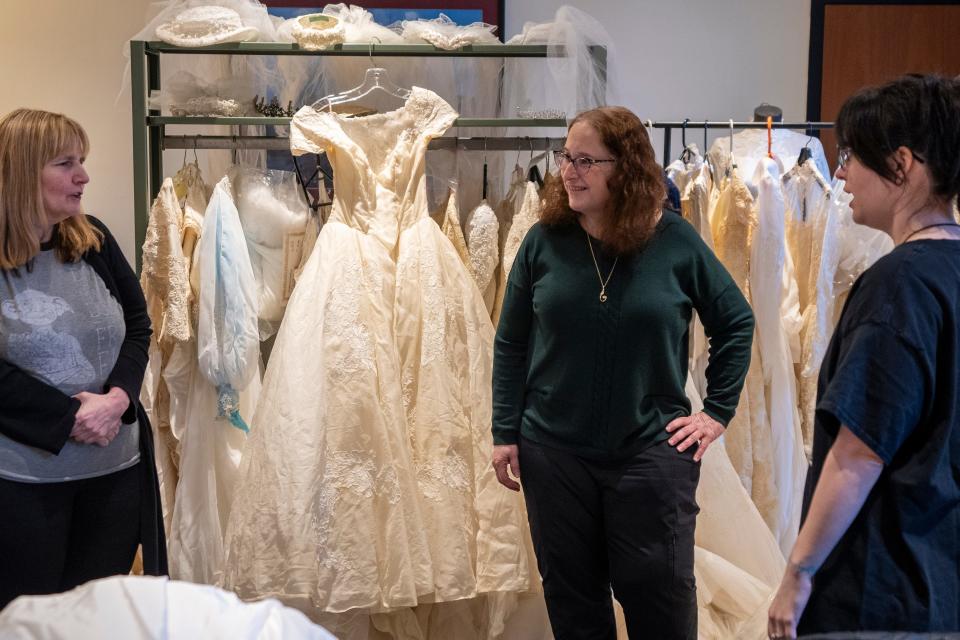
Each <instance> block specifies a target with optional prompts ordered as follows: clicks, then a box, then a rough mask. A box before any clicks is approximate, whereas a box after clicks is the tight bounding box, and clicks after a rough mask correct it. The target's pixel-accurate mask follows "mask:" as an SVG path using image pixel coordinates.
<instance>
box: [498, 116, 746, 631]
mask: <svg viewBox="0 0 960 640" xmlns="http://www.w3.org/2000/svg"><path fill="white" fill-rule="evenodd" d="M556 159H557V165H558V167H559V168H560V176H561V178H562V181H560V182H559V183H555V184H554V186H553V188H552V190H551V191H550V192H549V195H548V196H547V201H546V205H545V207H544V210H543V212H542V214H541V219H540V222H539V223H538V224H536V225H534V226H533V228H532V229H531V230H530V231H529V233H528V234H527V236H526V238H525V239H524V241H523V245H522V246H521V248H520V251H519V253H518V255H517V258H516V260H515V262H514V265H513V269H512V270H511V272H510V277H509V280H508V283H507V291H506V294H505V297H504V304H503V313H502V315H501V316H500V324H499V326H498V329H497V336H496V340H495V345H494V371H493V390H494V399H493V401H494V421H493V433H494V444H495V447H494V456H493V466H494V469H495V470H496V472H497V477H498V479H499V480H500V482H501V483H502V484H503V485H504V486H506V487H508V488H510V489H513V490H518V489H519V484H518V483H517V481H516V480H517V479H519V478H520V477H521V475H520V474H521V470H522V473H523V476H522V479H523V488H524V496H525V498H526V503H527V511H528V515H529V519H530V526H531V531H532V535H533V541H534V548H535V550H536V554H537V560H538V563H539V566H540V573H541V575H542V577H543V587H544V594H545V596H546V602H547V610H548V613H549V616H550V622H551V626H552V627H553V633H554V635H555V637H556V638H558V639H559V640H563V639H564V638H611V639H612V638H615V636H616V632H615V623H614V616H613V607H612V602H611V597H610V595H611V594H610V591H611V587H612V589H613V594H614V595H615V596H616V598H617V600H618V601H619V602H620V603H621V604H622V605H623V609H624V613H625V617H626V622H627V627H628V630H629V632H630V635H631V637H637V638H641V637H651V638H661V639H666V638H695V637H696V634H697V603H696V590H695V586H694V577H693V556H694V526H695V521H696V515H697V512H698V510H699V509H698V507H697V504H696V499H695V493H696V488H697V482H698V479H699V474H700V468H699V461H700V459H701V458H702V456H703V454H704V452H705V451H706V450H707V447H709V446H710V444H711V443H712V442H713V441H714V440H715V439H716V438H717V437H719V436H720V434H721V433H722V432H723V428H724V425H725V424H726V423H727V422H728V421H729V420H730V418H731V417H732V416H733V413H734V410H735V408H736V406H737V399H738V396H739V393H740V390H741V388H742V386H743V380H744V377H745V375H746V372H747V368H748V365H749V360H750V348H751V342H752V335H753V316H752V314H751V311H750V308H749V306H748V305H747V303H746V301H745V300H744V298H743V296H742V295H741V293H740V290H739V289H738V288H737V286H736V284H735V283H734V282H733V280H732V279H731V277H730V275H729V274H728V273H727V272H726V270H725V269H724V268H723V266H722V265H721V264H720V262H719V261H718V260H717V258H716V257H715V256H714V255H713V254H712V253H711V252H710V250H709V249H708V248H707V246H706V245H705V244H704V243H703V241H702V240H701V239H700V237H699V235H698V234H697V233H696V231H695V230H694V229H693V228H692V227H691V226H690V225H689V224H687V223H686V222H685V221H684V220H683V219H682V218H681V217H680V216H678V215H677V214H676V213H673V212H670V211H665V210H663V209H662V202H663V199H664V195H665V187H664V183H663V177H662V173H661V169H660V167H659V166H658V165H657V164H656V161H655V157H654V152H653V148H652V147H651V146H650V141H649V139H648V137H647V133H646V130H645V129H644V127H643V124H642V123H641V121H640V120H639V119H638V118H637V117H636V116H635V115H634V114H633V113H631V112H630V111H628V110H627V109H624V108H622V107H604V108H600V109H594V110H591V111H587V112H584V113H582V114H580V115H579V116H577V117H576V118H575V119H574V120H573V122H572V123H571V125H570V128H569V131H568V134H567V140H566V146H565V147H564V149H563V150H562V151H558V152H557V153H556ZM694 311H696V312H697V313H698V314H699V316H700V318H701V320H702V321H703V324H704V327H705V328H706V332H707V334H708V335H709V337H710V365H709V367H708V369H707V384H708V393H707V397H706V398H705V400H704V410H703V412H701V413H697V414H694V415H690V409H691V405H690V402H689V401H688V399H687V397H686V395H685V393H684V384H685V382H686V378H687V360H688V353H687V351H688V328H689V324H690V319H691V317H692V314H693V312H694ZM511 473H512V476H513V477H511Z"/></svg>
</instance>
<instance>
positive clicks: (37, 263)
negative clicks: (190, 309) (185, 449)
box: [0, 250, 140, 482]
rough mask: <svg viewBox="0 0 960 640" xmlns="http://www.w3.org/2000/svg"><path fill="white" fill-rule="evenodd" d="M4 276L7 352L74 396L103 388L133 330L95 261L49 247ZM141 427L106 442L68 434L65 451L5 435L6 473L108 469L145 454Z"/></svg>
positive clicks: (53, 475) (52, 477) (41, 476)
mask: <svg viewBox="0 0 960 640" xmlns="http://www.w3.org/2000/svg"><path fill="white" fill-rule="evenodd" d="M0 273H2V280H0V358H3V359H4V360H6V361H7V362H9V363H10V364H13V365H16V366H17V367H19V368H20V369H22V370H24V371H25V372H27V373H29V374H30V375H32V376H34V377H35V378H37V379H39V380H42V381H43V382H46V383H47V384H49V385H50V386H53V387H56V388H57V389H59V390H60V391H62V392H63V393H65V394H67V395H71V396H72V395H75V394H77V393H80V392H81V391H89V392H91V393H103V385H104V383H105V382H106V379H107V377H108V376H109V375H110V371H111V370H112V369H113V367H114V365H115V364H116V362H117V356H118V355H119V353H120V345H121V344H122V343H123V338H124V335H125V333H126V327H125V325H124V323H123V309H122V307H121V306H120V303H119V302H117V301H116V300H115V299H114V298H113V296H111V295H110V292H109V291H108V290H107V287H106V285H105V284H104V282H103V280H101V279H100V276H98V275H97V272H96V271H94V270H93V267H91V266H90V265H88V264H87V263H86V262H83V261H82V260H81V261H78V262H75V263H68V264H64V263H61V262H60V261H59V260H57V258H56V255H55V253H54V251H53V250H48V251H41V252H40V254H39V255H37V257H36V258H34V260H33V264H32V267H31V269H30V270H29V271H28V270H27V269H26V268H20V269H18V274H19V275H15V274H14V273H13V272H11V271H3V272H0ZM139 444H140V443H139V434H138V431H137V428H136V426H131V425H123V426H121V427H120V432H119V433H118V434H117V437H116V438H114V439H113V441H111V442H110V444H109V445H108V446H106V447H101V446H98V445H93V444H80V443H79V442H76V441H75V440H68V441H67V444H66V445H64V447H63V449H61V451H60V453H59V454H58V455H53V454H52V453H49V452H47V451H43V450H42V449H36V448H34V447H31V446H29V445H25V444H22V443H19V442H17V441H15V440H11V439H10V438H7V437H6V436H4V435H3V434H0V477H3V478H7V479H8V480H17V481H20V482H62V481H65V480H79V479H81V478H91V477H94V476H100V475H105V474H107V473H112V472H114V471H119V470H121V469H125V468H127V467H130V466H132V465H134V464H135V463H136V462H137V461H138V460H139V459H140V452H139Z"/></svg>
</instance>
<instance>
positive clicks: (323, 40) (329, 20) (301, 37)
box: [289, 14, 347, 51]
mask: <svg viewBox="0 0 960 640" xmlns="http://www.w3.org/2000/svg"><path fill="white" fill-rule="evenodd" d="M290 23H291V24H290V27H289V28H290V33H291V35H292V36H293V39H294V40H296V42H297V44H299V45H300V47H302V48H303V49H307V50H308V51H322V50H324V49H327V48H328V47H331V46H333V45H335V44H340V43H341V42H343V41H344V40H346V37H347V35H346V29H344V26H343V24H341V23H340V20H339V19H338V18H335V17H333V16H329V15H324V14H308V15H305V16H299V17H297V18H293V19H292V20H291V21H290Z"/></svg>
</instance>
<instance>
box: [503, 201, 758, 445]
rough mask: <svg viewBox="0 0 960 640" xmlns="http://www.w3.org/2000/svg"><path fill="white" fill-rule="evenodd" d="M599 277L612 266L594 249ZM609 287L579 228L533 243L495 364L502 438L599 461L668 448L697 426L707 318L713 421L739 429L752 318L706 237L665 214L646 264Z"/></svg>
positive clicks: (518, 272) (527, 243) (626, 270)
mask: <svg viewBox="0 0 960 640" xmlns="http://www.w3.org/2000/svg"><path fill="white" fill-rule="evenodd" d="M593 243H594V245H593V246H594V250H595V251H596V253H597V260H598V261H599V263H600V271H601V272H602V274H603V276H604V278H606V276H607V274H608V273H609V272H610V267H611V265H612V264H613V258H612V256H610V255H607V254H605V253H603V252H602V251H601V250H600V243H599V242H598V241H596V240H594V241H593ZM599 295H600V282H599V280H598V278H597V271H596V268H595V267H594V264H593V260H592V259H591V257H590V249H589V246H588V245H587V235H586V233H585V232H584V231H583V229H582V228H581V227H580V226H579V225H578V224H572V225H565V226H553V227H545V226H543V225H540V224H536V225H534V226H533V228H532V229H530V232H529V233H527V236H526V238H525V239H524V241H523V244H522V245H521V247H520V250H519V253H518V254H517V258H516V260H515V262H514V264H513V269H512V270H511V272H510V277H509V280H508V282H507V290H506V293H505V296H504V301H503V312H502V314H501V316H500V324H499V327H498V328H497V337H496V341H495V344H494V357H493V438H494V442H495V443H496V444H514V443H516V442H517V440H518V439H519V436H520V434H523V436H524V437H525V438H528V439H530V440H533V441H535V442H538V443H540V444H544V445H547V446H552V447H556V448H559V449H564V450H567V451H571V452H573V453H576V454H578V455H582V456H585V457H592V458H601V459H602V458H618V457H626V456H630V455H633V454H635V453H638V452H639V451H641V450H643V449H645V448H646V447H648V446H650V445H652V444H655V443H657V442H660V441H662V440H665V439H667V438H668V437H669V434H668V433H667V432H666V431H665V430H664V427H666V425H667V423H668V422H670V421H671V420H672V419H674V418H676V417H679V416H684V415H689V413H690V402H689V400H687V397H686V394H685V393H684V384H685V382H686V378H687V362H688V345H689V338H688V332H689V327H690V319H691V317H692V316H693V312H694V311H696V312H697V314H698V315H699V317H700V319H701V321H702V322H703V325H704V328H705V330H706V334H707V336H708V338H709V339H710V354H709V364H708V366H707V371H706V378H707V397H706V398H705V399H704V411H705V412H706V413H707V414H709V415H710V416H712V417H714V418H715V419H717V420H718V421H720V422H721V423H723V424H727V423H728V422H729V421H730V418H732V417H733V414H734V411H735V409H736V407H737V400H738V398H739V395H740V390H741V388H742V387H743V380H744V378H745V377H746V374H747V368H748V367H749V365H750V347H751V343H752V340H753V314H752V312H751V310H750V306H749V305H748V304H747V301H746V300H745V299H744V297H743V295H742V294H741V293H740V290H739V289H738V288H737V285H736V284H735V283H734V282H733V280H732V278H731V277H730V274H728V273H727V270H726V269H724V267H723V265H721V264H720V261H719V260H718V259H717V257H716V256H715V255H714V254H713V252H712V251H710V249H709V248H708V247H707V246H706V245H705V244H704V242H703V241H702V240H701V239H700V236H699V235H697V233H696V231H695V230H694V229H693V227H691V226H690V225H689V224H688V223H687V222H686V221H684V220H683V218H681V217H680V216H678V215H677V214H675V213H672V212H669V211H664V213H663V216H662V218H661V220H660V222H659V224H658V225H657V229H656V231H655V233H654V236H653V238H652V239H651V240H650V242H649V243H648V244H647V246H646V247H645V248H644V249H643V250H642V251H640V252H636V253H633V254H630V255H626V256H621V257H620V259H619V261H618V262H617V265H616V269H615V270H614V272H613V277H612V278H611V280H610V283H609V284H608V285H607V296H608V299H607V301H606V302H603V303H601V302H600V300H599Z"/></svg>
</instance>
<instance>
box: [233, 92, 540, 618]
mask: <svg viewBox="0 0 960 640" xmlns="http://www.w3.org/2000/svg"><path fill="white" fill-rule="evenodd" d="M455 118H456V112H455V111H454V110H453V109H452V108H451V107H450V106H449V105H448V104H447V103H446V102H444V101H443V100H442V99H441V98H439V97H438V96H437V95H436V94H434V93H433V92H431V91H428V90H425V89H421V88H418V87H414V88H413V90H412V92H411V95H410V97H409V98H408V99H407V101H406V102H405V104H404V105H403V106H402V107H400V108H399V109H397V110H395V111H392V112H389V113H383V114H377V115H372V116H366V117H359V118H352V119H347V118H344V117H341V116H338V115H336V114H334V113H328V112H318V111H315V110H314V109H312V108H311V107H304V108H303V109H301V110H300V111H299V112H298V113H297V115H296V116H295V117H294V119H293V122H292V124H291V147H292V149H293V152H294V153H297V154H302V153H321V152H325V153H326V154H327V156H328V158H329V159H330V162H331V164H332V166H333V167H334V171H335V176H336V177H335V197H334V203H333V209H332V211H331V213H330V217H329V219H328V220H327V222H326V224H325V225H324V226H323V229H322V230H321V231H320V235H319V238H318V239H317V243H316V246H315V248H314V250H313V253H312V255H311V257H310V259H309V260H308V262H307V264H306V266H305V268H304V271H303V273H302V274H301V276H300V279H299V280H298V282H297V287H296V289H295V290H294V292H293V295H292V296H291V298H290V301H289V303H288V306H287V311H286V315H285V318H284V321H283V323H282V325H281V327H280V331H279V334H278V336H277V340H276V344H275V345H274V348H273V351H272V354H271V358H270V361H269V364H268V367H267V371H266V375H265V379H264V387H263V394H262V396H261V401H260V404H259V406H258V408H257V411H256V414H255V416H254V419H253V423H252V429H251V434H250V439H249V441H248V444H247V448H246V451H245V454H244V459H243V463H242V467H241V472H240V474H241V486H242V490H241V491H240V492H239V494H238V496H237V499H236V501H235V503H234V508H233V512H232V514H231V517H230V523H229V526H228V529H227V540H226V551H227V567H226V569H227V570H226V574H225V578H224V584H225V585H226V586H227V587H229V588H230V589H233V590H235V591H236V592H237V593H238V594H239V595H240V596H241V597H243V598H246V599H250V598H261V597H267V596H270V597H276V598H278V599H280V600H281V601H283V602H285V603H288V604H292V605H294V606H297V607H298V608H301V609H303V610H305V611H307V612H309V613H311V614H312V615H316V616H322V614H323V613H324V612H333V613H338V612H348V611H351V610H361V611H365V612H369V613H375V612H383V611H387V610H390V609H396V608H407V607H413V606H415V605H418V604H420V603H424V602H435V603H437V602H447V601H454V600H461V599H468V598H473V597H475V596H477V595H478V594H483V593H497V592H499V593H510V592H522V591H529V590H535V589H536V587H537V583H538V580H537V579H536V567H535V564H534V561H533V556H532V549H531V548H530V543H529V532H528V530H527V524H526V514H525V512H524V509H523V503H522V500H521V498H520V496H519V495H517V494H513V493H511V492H507V491H504V490H502V488H501V487H500V486H499V485H498V483H497V482H496V478H495V476H494V474H493V472H492V468H491V466H490V459H491V455H492V441H491V437H490V424H491V416H490V411H491V388H490V376H491V369H492V340H493V329H492V326H491V324H490V321H489V318H488V316H487V312H486V307H485V306H484V303H483V299H482V298H481V296H480V292H479V291H478V290H477V288H476V286H475V285H474V284H473V282H472V281H471V276H470V274H469V272H468V270H467V267H466V266H465V265H464V264H463V262H462V260H461V258H460V257H459V256H458V255H457V253H456V252H455V251H454V250H453V247H452V245H451V244H450V242H449V241H448V240H447V238H446V237H444V235H443V233H442V232H441V231H440V229H439V227H438V226H437V225H436V224H435V223H434V222H433V220H431V219H430V217H429V215H428V209H427V201H426V189H425V178H424V158H425V153H426V147H427V144H428V142H429V141H430V139H432V138H434V137H436V136H439V135H441V134H442V133H443V132H444V131H445V130H446V129H447V128H448V127H449V126H450V125H451V124H452V123H453V121H454V119H455Z"/></svg>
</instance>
